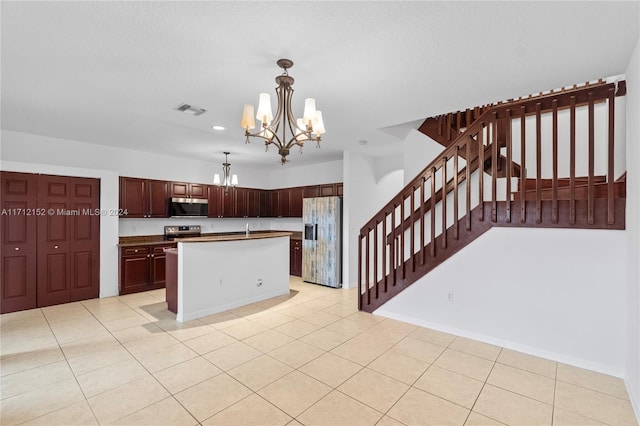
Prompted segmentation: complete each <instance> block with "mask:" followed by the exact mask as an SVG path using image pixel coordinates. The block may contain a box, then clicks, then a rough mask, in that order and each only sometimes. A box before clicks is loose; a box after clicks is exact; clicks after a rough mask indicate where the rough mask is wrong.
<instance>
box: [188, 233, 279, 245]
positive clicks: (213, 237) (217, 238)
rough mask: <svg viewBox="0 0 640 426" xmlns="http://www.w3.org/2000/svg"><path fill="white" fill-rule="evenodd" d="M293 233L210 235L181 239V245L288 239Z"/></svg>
mask: <svg viewBox="0 0 640 426" xmlns="http://www.w3.org/2000/svg"><path fill="white" fill-rule="evenodd" d="M290 235H291V232H287V231H281V232H252V233H250V234H249V235H245V234H244V233H243V234H241V235H237V234H233V235H228V234H227V235H209V236H202V237H193V238H180V242H181V243H207V242H212V241H237V240H259V239H264V238H276V237H288V236H290Z"/></svg>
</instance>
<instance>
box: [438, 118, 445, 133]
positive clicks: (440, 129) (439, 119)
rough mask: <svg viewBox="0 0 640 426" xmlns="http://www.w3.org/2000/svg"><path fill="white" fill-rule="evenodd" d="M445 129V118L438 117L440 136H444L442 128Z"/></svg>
mask: <svg viewBox="0 0 640 426" xmlns="http://www.w3.org/2000/svg"><path fill="white" fill-rule="evenodd" d="M443 127H444V116H443V115H442V114H441V115H439V116H438V136H442V128H443Z"/></svg>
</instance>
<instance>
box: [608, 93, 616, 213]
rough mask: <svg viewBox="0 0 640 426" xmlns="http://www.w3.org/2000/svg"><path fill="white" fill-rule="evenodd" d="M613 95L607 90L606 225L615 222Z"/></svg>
mask: <svg viewBox="0 0 640 426" xmlns="http://www.w3.org/2000/svg"><path fill="white" fill-rule="evenodd" d="M615 99H616V98H615V93H614V89H613V88H611V89H609V100H608V102H609V152H608V164H607V223H608V224H609V225H613V223H614V222H615V207H614V197H613V196H614V191H615V189H614V185H613V183H614V179H615V176H614V173H615V170H614V156H615V139H614V129H615Z"/></svg>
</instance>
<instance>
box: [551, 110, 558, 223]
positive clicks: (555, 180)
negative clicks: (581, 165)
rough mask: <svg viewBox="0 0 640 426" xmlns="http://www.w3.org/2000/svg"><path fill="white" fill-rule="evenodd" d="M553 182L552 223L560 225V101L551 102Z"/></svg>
mask: <svg viewBox="0 0 640 426" xmlns="http://www.w3.org/2000/svg"><path fill="white" fill-rule="evenodd" d="M551 109H552V127H553V128H552V143H553V148H552V149H553V153H552V162H553V180H552V182H551V185H552V187H551V193H552V194H551V222H553V223H558V100H557V99H554V100H553V101H552V102H551Z"/></svg>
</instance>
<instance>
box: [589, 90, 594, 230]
mask: <svg viewBox="0 0 640 426" xmlns="http://www.w3.org/2000/svg"><path fill="white" fill-rule="evenodd" d="M588 102H589V178H588V190H587V223H588V224H589V225H592V224H593V209H594V192H595V188H594V186H593V175H594V171H595V120H594V108H593V93H589V96H588Z"/></svg>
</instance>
